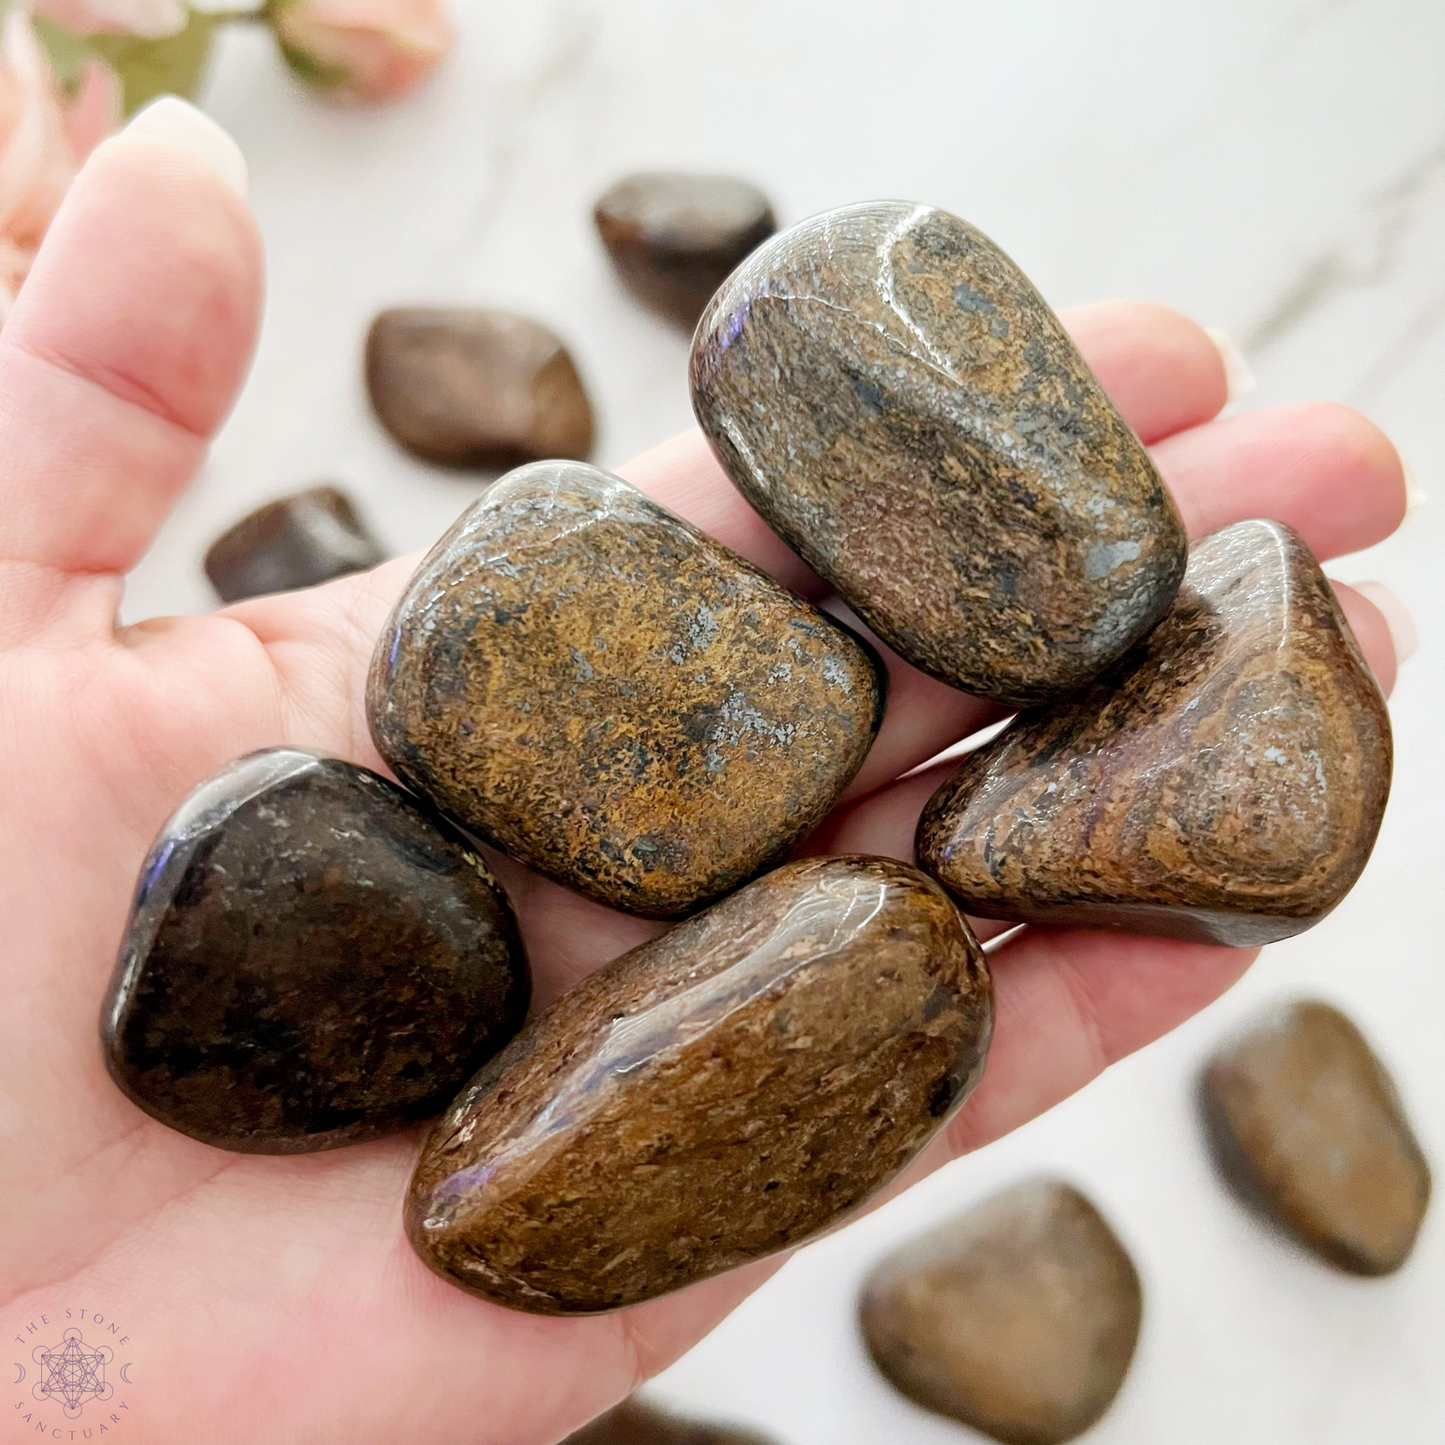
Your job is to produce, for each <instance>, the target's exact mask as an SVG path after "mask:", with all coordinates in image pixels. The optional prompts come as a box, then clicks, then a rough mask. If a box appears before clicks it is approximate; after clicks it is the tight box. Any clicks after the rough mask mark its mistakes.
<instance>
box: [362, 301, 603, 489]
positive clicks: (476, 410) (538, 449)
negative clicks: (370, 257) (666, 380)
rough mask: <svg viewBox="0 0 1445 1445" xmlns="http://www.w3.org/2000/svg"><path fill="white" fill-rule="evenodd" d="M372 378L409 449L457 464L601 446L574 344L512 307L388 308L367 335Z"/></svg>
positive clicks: (582, 452)
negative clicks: (515, 312)
mask: <svg viewBox="0 0 1445 1445" xmlns="http://www.w3.org/2000/svg"><path fill="white" fill-rule="evenodd" d="M366 383H367V387H368V389H369V390H370V392H371V404H372V406H373V407H374V408H375V410H376V414H377V416H378V417H379V418H380V419H381V423H382V425H383V426H385V427H386V429H387V431H389V432H390V433H391V434H392V436H394V437H395V438H396V439H397V441H399V442H400V443H401V444H402V446H404V447H406V448H407V450H408V451H411V452H415V453H416V455H417V456H419V457H422V458H423V459H424V460H426V461H430V462H441V463H443V464H444V465H446V466H453V467H506V466H512V465H514V464H515V463H517V462H525V461H530V460H532V459H533V458H539V457H575V458H578V459H580V458H582V457H585V456H586V455H587V453H588V452H589V451H591V449H592V406H591V404H590V403H589V402H588V400H587V393H586V392H585V391H584V390H583V388H582V381H581V378H580V377H579V376H578V375H577V368H576V367H575V366H574V365H573V363H572V358H571V357H570V356H569V355H568V354H567V349H566V347H564V346H563V345H562V343H561V342H560V341H559V340H558V339H557V337H556V336H555V335H553V333H552V332H550V331H549V330H548V329H547V328H546V327H545V326H542V325H540V324H539V323H538V322H536V321H530V320H528V319H527V318H526V317H525V316H512V315H509V314H508V313H507V312H505V311H486V310H473V309H466V308H460V307H457V308H432V307H409V308H398V309H396V310H392V311H383V312H382V313H381V315H379V316H378V317H377V318H376V320H375V321H373V322H372V324H371V332H370V334H369V335H368V336H367V338H366Z"/></svg>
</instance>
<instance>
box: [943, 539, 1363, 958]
mask: <svg viewBox="0 0 1445 1445" xmlns="http://www.w3.org/2000/svg"><path fill="white" fill-rule="evenodd" d="M1390 757H1391V753H1390V723H1389V718H1388V715H1387V714H1386V712H1385V703H1384V699H1383V698H1382V697H1381V696H1380V690H1379V687H1378V686H1377V685H1376V683H1375V680H1374V678H1373V677H1372V676H1371V674H1370V672H1369V669H1368V668H1367V667H1366V665H1365V662H1364V659H1363V658H1362V657H1361V655H1360V650H1359V647H1358V646H1357V644H1356V642H1355V639H1354V637H1353V635H1352V634H1351V632H1350V629H1349V624H1348V623H1346V621H1345V619H1344V616H1343V614H1342V613H1341V612H1340V608H1339V604H1338V602H1337V601H1336V599H1335V595H1334V593H1333V591H1332V590H1331V588H1330V584H1329V582H1328V581H1327V580H1326V578H1325V576H1324V574H1323V573H1322V572H1321V571H1320V569H1319V566H1318V564H1317V563H1316V562H1315V560H1314V558H1313V557H1311V556H1310V554H1309V551H1308V550H1307V549H1306V547H1305V545H1304V543H1303V542H1301V541H1300V539H1299V538H1298V537H1297V536H1295V534H1294V533H1293V532H1291V531H1290V530H1289V528H1287V527H1284V526H1281V525H1280V524H1279V523H1277V522H1240V523H1238V524H1237V525H1236V526H1233V527H1228V528H1226V529H1225V530H1224V531H1222V532H1216V533H1215V534H1214V535H1213V536H1212V537H1207V538H1205V539H1204V540H1203V541H1202V542H1200V543H1198V544H1197V545H1196V546H1195V548H1194V550H1193V553H1192V555H1191V557H1190V561H1189V571H1188V573H1187V574H1186V577H1185V581H1184V586H1183V588H1182V589H1181V591H1180V593H1179V597H1178V600H1177V601H1176V602H1175V604H1174V607H1173V609H1172V610H1171V611H1170V614H1169V616H1168V617H1167V618H1166V619H1165V620H1164V621H1163V622H1162V623H1160V624H1159V626H1158V627H1157V628H1155V630H1154V631H1153V632H1152V633H1150V635H1149V637H1148V639H1147V640H1146V641H1145V642H1144V643H1143V644H1142V645H1141V646H1140V647H1139V649H1138V650H1137V651H1136V652H1134V653H1132V654H1131V655H1130V656H1129V657H1128V658H1126V659H1125V660H1124V661H1123V662H1121V663H1120V664H1119V665H1118V666H1117V667H1116V668H1115V669H1113V670H1112V671H1110V672H1109V673H1108V674H1106V675H1105V676H1104V677H1101V678H1100V679H1099V680H1098V681H1097V682H1096V683H1094V684H1093V685H1092V686H1091V687H1089V688H1088V689H1086V690H1085V691H1083V692H1081V693H1079V694H1078V695H1077V696H1076V697H1074V698H1071V699H1070V700H1069V701H1068V702H1066V703H1064V704H1062V705H1060V706H1057V707H1054V708H1050V709H1045V708H1038V709H1034V710H1032V711H1028V712H1024V713H1021V714H1020V715H1019V717H1018V718H1017V719H1015V721H1014V722H1013V723H1012V724H1011V725H1010V726H1009V727H1007V728H1006V729H1005V730H1004V731H1003V733H1002V734H1000V736H999V737H998V738H996V739H995V740H994V741H993V742H991V743H989V744H987V745H986V746H984V747H982V748H980V749H979V750H978V751H977V752H975V753H973V754H971V755H970V756H968V757H966V758H965V759H964V760H963V762H962V764H961V765H960V767H959V768H958V770H957V771H956V772H955V773H954V774H953V776H952V777H951V778H949V780H948V781H947V782H946V783H944V785H943V786H942V787H941V788H940V789H939V790H938V792H937V793H935V794H934V796H933V798H932V799H931V800H930V801H929V803H928V806H927V807H926V808H925V809H924V811H923V816H922V818H921V819H920V820H919V825H918V859H919V863H920V865H921V866H922V867H923V868H924V869H925V871H927V872H929V873H932V874H933V876H934V877H936V878H938V879H939V880H940V881H941V882H942V883H943V884H944V886H945V887H947V888H948V890H949V891H950V892H951V893H952V894H953V895H954V897H955V898H956V899H957V900H958V901H959V903H960V904H961V905H962V906H963V907H964V908H965V909H966V910H967V911H968V912H970V913H972V914H976V915H981V916H983V917H988V918H1008V919H1015V920H1021V921H1026V922H1031V923H1049V924H1069V925H1083V926H1088V927H1105V928H1118V929H1124V930H1127V931H1130V932H1136V933H1158V934H1166V935H1168V936H1171V937H1174V938H1184V939H1195V940H1199V941H1204V942H1212V943H1227V944H1238V945H1253V944H1260V943H1268V942H1270V941H1271V940H1272V939H1277V938H1285V937H1288V936H1289V935H1290V934H1293V933H1299V932H1300V931H1301V930H1303V929H1306V928H1308V927H1310V926H1311V924H1314V923H1317V922H1319V920H1320V919H1321V918H1323V917H1324V916H1325V915H1326V914H1327V913H1328V912H1329V911H1330V910H1331V909H1332V908H1333V907H1334V906H1335V905H1336V904H1337V903H1338V902H1339V901H1340V900H1341V899H1342V898H1343V897H1344V896H1345V894H1346V893H1347V892H1349V890H1350V887H1351V886H1352V885H1353V883H1354V881H1355V879H1356V878H1358V877H1359V875H1360V870H1361V869H1362V868H1363V867H1364V866H1365V862H1366V860H1367V859H1368V858H1369V856H1370V849H1371V848H1372V847H1373V846H1374V842H1375V835H1376V833H1377V832H1378V831H1379V827H1380V819H1381V817H1382V815H1383V813H1384V809H1385V799H1386V797H1387V795H1388V793H1389V788H1390Z"/></svg>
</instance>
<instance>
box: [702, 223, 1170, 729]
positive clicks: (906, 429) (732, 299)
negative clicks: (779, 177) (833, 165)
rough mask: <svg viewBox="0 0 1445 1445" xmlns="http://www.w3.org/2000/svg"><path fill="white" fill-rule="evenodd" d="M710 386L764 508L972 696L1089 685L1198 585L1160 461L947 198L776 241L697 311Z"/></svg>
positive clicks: (881, 632)
mask: <svg viewBox="0 0 1445 1445" xmlns="http://www.w3.org/2000/svg"><path fill="white" fill-rule="evenodd" d="M692 392H693V409H694V410H695V411H696V413H697V417H698V420H699V422H701V424H702V429H703V431H704V432H706V433H707V435H708V438H709V440H710V441H711V442H712V445H713V448H714V450H715V451H716V452H717V455H718V457H719V459H720V460H721V462H722V464H723V466H724V467H725V468H726V469H727V472H728V475H729V476H730V477H731V478H732V479H733V481H734V482H735V483H736V484H737V486H738V488H739V490H740V491H741V492H742V493H743V495H744V496H745V497H746V498H747V499H748V501H749V502H751V503H752V504H753V506H754V507H756V508H757V510H758V511H759V512H761V513H762V515H763V516H764V517H765V518H766V519H767V521H768V522H769V524H770V525H771V526H772V527H773V528H774V529H775V530H776V531H777V532H779V533H780V534H781V535H782V536H783V538H784V539H785V540H786V541H787V542H788V543H789V544H790V545H791V546H792V547H794V548H795V549H796V550H797V551H798V552H799V553H801V554H802V556H803V557H805V558H806V559H807V561H808V562H809V563H811V564H812V566H813V567H814V568H815V569H816V570H817V571H818V572H819V573H820V574H821V575H822V576H823V577H825V578H827V580H828V581H829V582H831V583H832V585H833V586H834V587H835V588H837V590H838V592H839V593H840V594H841V595H842V596H843V597H844V598H845V599H846V600H847V601H848V603H849V604H850V605H851V606H852V607H853V609H854V610H855V611H856V612H857V613H858V615H859V616H860V617H862V618H863V620H864V621H865V622H867V624H868V625H869V626H870V627H871V628H872V629H873V631H874V632H876V633H877V634H878V636H879V637H881V638H882V639H883V640H884V641H885V642H887V643H888V644H889V645H890V646H891V647H893V648H894V649H896V650H897V651H898V652H900V653H901V654H902V655H903V656H904V657H905V658H907V659H908V661H909V662H911V663H913V664H914V665H915V666H917V667H920V668H922V669H923V670H924V671H925V672H929V673H932V674H933V676H935V677H937V678H940V679H942V680H943V681H944V682H947V683H951V684H952V685H953V686H955V687H961V688H967V689H968V690H969V691H971V692H976V693H979V694H981V695H982V696H984V697H990V698H995V699H998V700H1000V701H1003V702H1007V703H1012V704H1028V703H1034V702H1042V701H1045V700H1047V699H1049V698H1054V697H1058V696H1061V695H1063V694H1065V693H1068V692H1072V691H1073V690H1074V689H1076V688H1078V687H1080V686H1081V685H1082V684H1084V683H1086V682H1087V681H1088V680H1089V679H1090V678H1091V677H1093V676H1094V675H1095V674H1096V673H1098V672H1099V671H1101V670H1102V669H1103V668H1105V667H1107V666H1108V665H1109V664H1110V663H1111V662H1113V661H1114V660H1115V659H1116V658H1118V657H1119V656H1120V655H1121V654H1122V653H1124V652H1125V651H1126V650H1127V649H1128V648H1129V647H1130V646H1132V645H1133V644H1134V643H1135V642H1136V641H1138V639H1139V638H1140V637H1142V636H1143V635H1144V634H1145V633H1146V632H1147V631H1148V630H1149V628H1150V627H1152V626H1153V625H1154V623H1155V622H1157V621H1158V620H1159V618H1160V617H1162V616H1163V615H1164V611H1165V609H1166V608H1167V607H1168V606H1169V603H1170V600H1171V599H1172V598H1173V596H1174V593H1175V591H1176V589H1177V588H1178V586H1179V579H1180V577H1181V576H1182V574H1183V571H1184V560H1185V538H1184V531H1183V528H1182V526H1181V524H1180V521H1179V517H1178V514H1177V513H1176V512H1175V510H1174V505H1173V503H1172V502H1171V501H1170V498H1169V495H1168V493H1167V492H1166V491H1165V489H1164V485H1163V483H1162V482H1161V481H1160V479H1159V476H1158V474H1157V473H1156V472H1155V470H1154V467H1153V465H1152V463H1151V462H1150V460H1149V457H1148V454H1147V453H1146V452H1145V450H1144V448H1143V446H1142V445H1141V444H1140V442H1139V440H1138V438H1137V437H1136V436H1135V435H1134V433H1133V432H1132V431H1131V430H1130V429H1129V427H1128V425H1127V423H1125V421H1124V420H1123V419H1122V418H1121V417H1120V416H1119V414H1118V412H1117V411H1115V409H1114V407H1113V405H1112V404H1111V403H1110V401H1109V399H1108V398H1107V397H1106V396H1105V395H1104V392H1103V389H1102V388H1101V387H1100V386H1099V384H1098V382H1097V381H1096V380H1095V379H1094V376H1093V374H1092V372H1090V370H1089V368H1088V366H1087V365H1086V364H1085V362H1084V360H1083V358H1082V357H1081V356H1080V355H1079V352H1078V350H1077V349H1076V348H1075V346H1074V344H1073V342H1072V341H1070V339H1069V337H1068V335H1067V334H1066V333H1065V331H1064V329H1063V326H1062V325H1061V324H1060V322H1059V320H1058V318H1057V317H1056V316H1055V315H1054V313H1053V312H1052V311H1051V310H1050V309H1049V308H1048V306H1047V305H1046V304H1045V303H1044V301H1043V299H1042V298H1041V297H1040V296H1039V294H1038V292H1036V291H1035V290H1034V288H1033V286H1032V285H1031V284H1030V283H1029V281H1028V278H1027V277H1025V276H1024V275H1023V273H1022V272H1021V271H1020V270H1019V269H1018V267H1017V266H1015V265H1014V264H1013V262H1012V261H1010V260H1009V258H1008V257H1007V256H1005V255H1004V254H1003V252H1002V251H1000V250H999V249H998V247H997V246H995V245H994V244H993V243H992V242H991V241H990V240H989V239H988V238H987V237H986V236H983V235H982V234H980V233H979V232H978V231H976V230H974V228H973V227H972V226H970V225H968V224H967V223H965V222H963V221H960V220H959V219H958V218H957V217H955V216H951V215H949V214H948V213H947V212H945V211H939V210H934V209H933V208H932V207H929V206H917V205H912V204H908V203H905V202H898V201H877V202H872V203H870V204H867V205H860V206H849V207H846V208H845V209H843V210H839V211H830V212H828V213H827V214H826V215H822V216H818V217H815V218H814V219H813V220H810V221H806V222H804V223H803V224H802V225H799V226H794V227H793V228H792V229H791V230H789V231H785V232H783V233H782V234H781V235H779V236H776V237H774V238H773V239H772V240H771V241H769V242H768V243H767V244H765V245H764V246H762V247H761V248H760V249H759V250H757V251H755V252H754V253H753V254H752V255H751V256H750V257H749V258H748V260H747V261H745V262H744V263H743V265H742V266H741V267H739V269H738V270H737V271H735V272H734V273H733V275H732V276H731V277H730V278H729V280H728V282H727V284H726V285H725V286H724V287H723V288H722V289H721V290H720V291H719V292H718V294H717V296H716V297H714V299H713V302H712V304H711V305H710V306H709V308H708V310H707V312H706V313H705V314H704V316H703V318H702V321H701V322H700V323H699V325H698V330H697V335H696V336H695V337H694V339H693V351H692Z"/></svg>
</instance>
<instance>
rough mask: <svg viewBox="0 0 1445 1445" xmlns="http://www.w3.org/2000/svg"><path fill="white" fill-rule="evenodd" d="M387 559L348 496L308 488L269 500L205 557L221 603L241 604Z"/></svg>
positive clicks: (208, 572) (344, 573)
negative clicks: (293, 494)
mask: <svg viewBox="0 0 1445 1445" xmlns="http://www.w3.org/2000/svg"><path fill="white" fill-rule="evenodd" d="M385 560H386V553H385V552H383V551H382V550H381V547H380V545H379V544H378V543H377V541H376V539H375V538H374V537H373V536H372V535H371V533H370V532H368V531H367V530H366V527H365V524H364V523H363V522H362V520H361V518H360V517H358V516H357V514H356V508H355V507H353V506H352V504H351V500H350V498H349V497H347V496H346V494H345V493H344V492H341V491H338V490H337V488H335V487H328V486H322V487H309V488H308V489H307V490H306V491H304V492H298V493H297V494H296V495H295V496H294V497H282V498H281V499H280V500H279V501H276V502H268V503H267V504H266V505H265V506H264V507H260V508H258V509H257V510H256V511H254V512H252V513H251V514H250V515H249V516H247V517H243V518H242V519H241V520H240V521H239V522H237V523H236V525H235V526H234V527H232V528H231V529H230V530H229V531H227V532H224V533H223V534H222V535H221V536H219V537H218V538H217V539H216V540H215V541H214V542H213V543H212V544H211V548H210V550H209V551H208V552H207V553H206V576H207V577H209V578H210V579H211V586H213V587H214V588H215V589H216V593H217V595H218V596H219V597H220V599H221V601H222V602H241V601H244V600H245V599H246V598H247V597H260V596H262V595H263V594H265V593H268V592H290V591H292V590H293V589H295V588H297V587H315V586H317V585H318V584H320V583H322V582H329V581H331V579H332V578H333V577H344V576H346V575H347V574H348V573H350V572H365V571H366V570H367V568H369V567H375V566H378V565H379V564H380V563H382V562H384V561H385Z"/></svg>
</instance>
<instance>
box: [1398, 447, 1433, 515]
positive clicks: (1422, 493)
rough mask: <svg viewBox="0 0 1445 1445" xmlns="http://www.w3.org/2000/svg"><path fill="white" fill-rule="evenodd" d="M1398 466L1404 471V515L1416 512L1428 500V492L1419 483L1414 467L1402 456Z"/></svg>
mask: <svg viewBox="0 0 1445 1445" xmlns="http://www.w3.org/2000/svg"><path fill="white" fill-rule="evenodd" d="M1400 467H1401V469H1402V470H1403V471H1404V473H1405V515H1406V516H1407V517H1408V516H1409V515H1410V513H1411V512H1418V511H1419V510H1420V508H1421V507H1423V506H1424V505H1425V503H1426V502H1428V501H1429V500H1430V494H1429V493H1428V492H1427V491H1426V490H1425V488H1424V487H1422V486H1421V485H1420V478H1419V477H1417V476H1416V475H1415V469H1414V468H1413V467H1412V466H1411V465H1410V463H1409V462H1407V461H1405V459H1404V458H1403V457H1402V458H1401V459H1400Z"/></svg>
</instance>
